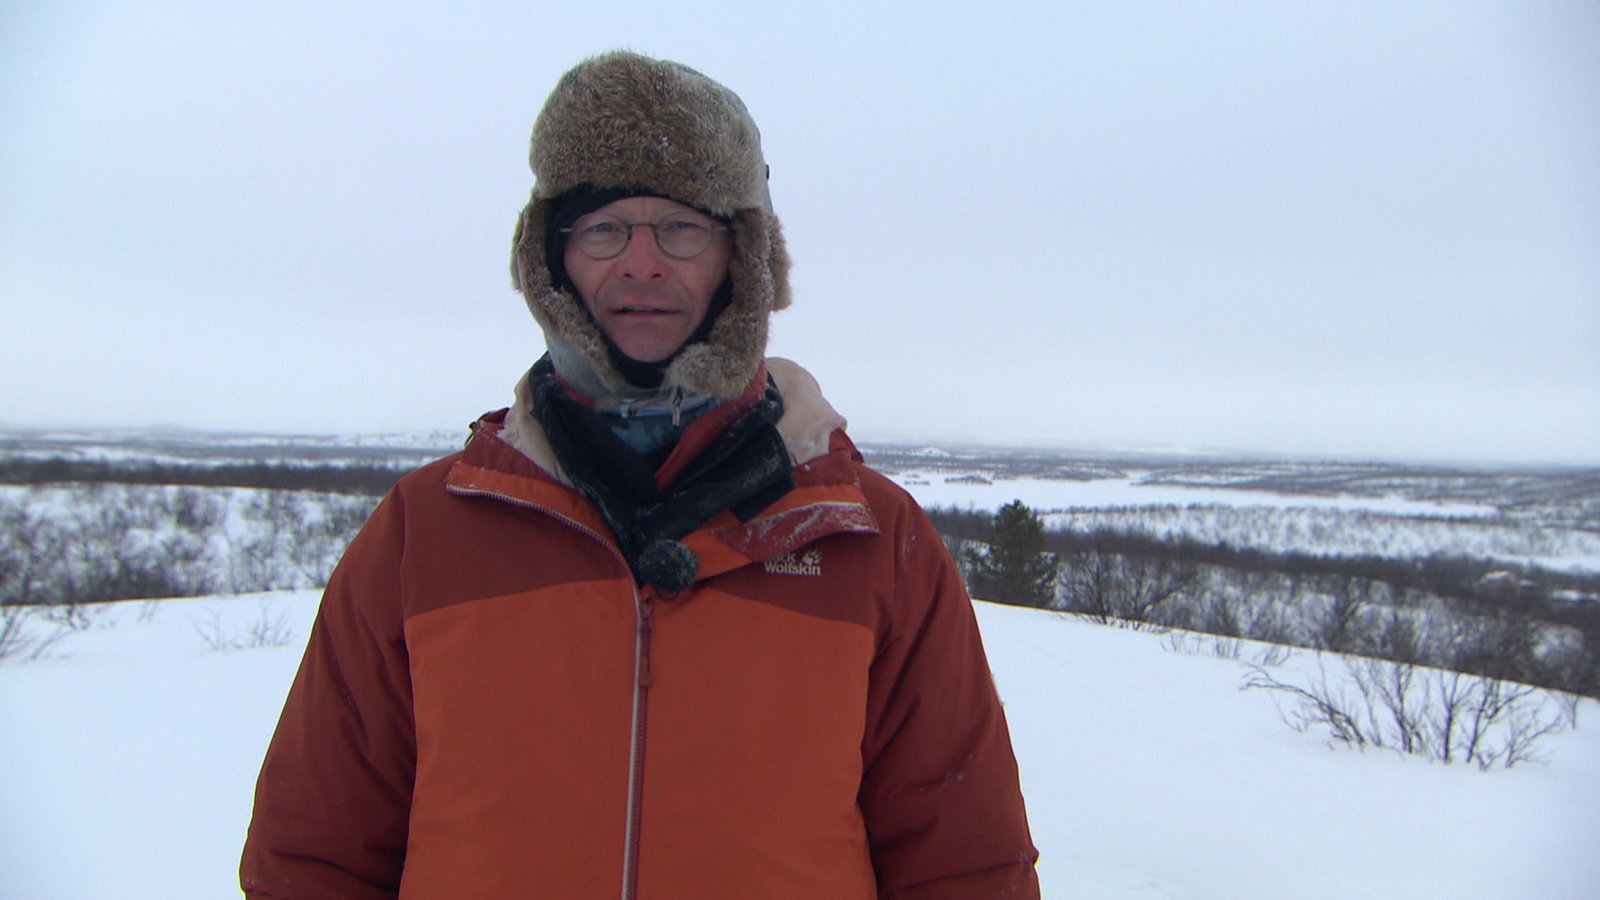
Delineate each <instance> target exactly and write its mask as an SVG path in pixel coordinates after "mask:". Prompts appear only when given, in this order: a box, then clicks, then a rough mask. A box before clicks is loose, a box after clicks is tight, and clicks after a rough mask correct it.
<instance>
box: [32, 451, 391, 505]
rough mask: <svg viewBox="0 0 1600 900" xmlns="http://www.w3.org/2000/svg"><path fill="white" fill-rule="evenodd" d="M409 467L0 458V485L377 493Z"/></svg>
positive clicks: (372, 494)
mask: <svg viewBox="0 0 1600 900" xmlns="http://www.w3.org/2000/svg"><path fill="white" fill-rule="evenodd" d="M408 468H410V467H409V466H404V465H394V464H384V463H348V464H340V465H320V464H309V465H308V464H292V463H269V462H248V463H204V464H198V463H197V464H183V463H159V462H149V461H140V462H120V461H113V460H76V459H64V458H59V457H53V458H48V459H20V458H19V459H4V460H0V484H17V485H42V484H149V485H191V486H196V487H239V488H262V489H265V490H282V491H320V492H324V493H333V494H364V495H368V496H381V495H382V494H384V493H385V492H387V491H388V490H389V488H390V487H392V486H393V485H394V483H395V482H396V481H398V480H399V479H400V476H401V475H404V474H405V473H406V471H407V470H408Z"/></svg>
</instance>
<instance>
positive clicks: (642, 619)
mask: <svg viewBox="0 0 1600 900" xmlns="http://www.w3.org/2000/svg"><path fill="white" fill-rule="evenodd" d="M634 600H635V606H636V607H637V609H638V629H637V631H636V633H635V638H634V687H633V729H632V733H631V735H630V737H629V748H628V830H627V836H626V838H625V839H624V846H623V856H622V900H634V898H635V897H637V896H638V895H639V834H640V830H641V827H642V825H643V822H644V808H643V806H644V739H645V724H646V722H647V721H648V720H647V715H646V713H647V712H648V708H649V705H650V685H651V684H652V683H653V682H654V681H655V678H654V676H652V675H651V673H650V638H651V636H652V634H654V631H655V626H654V618H655V600H654V599H653V598H650V597H644V598H641V597H639V595H638V592H637V591H635V593H634Z"/></svg>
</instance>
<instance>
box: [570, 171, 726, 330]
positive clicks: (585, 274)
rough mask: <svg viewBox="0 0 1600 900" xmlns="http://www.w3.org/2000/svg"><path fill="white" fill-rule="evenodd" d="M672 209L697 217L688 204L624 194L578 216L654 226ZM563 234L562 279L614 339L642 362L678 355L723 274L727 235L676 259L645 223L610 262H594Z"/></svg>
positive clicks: (721, 234) (722, 233) (716, 236)
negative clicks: (570, 283)
mask: <svg viewBox="0 0 1600 900" xmlns="http://www.w3.org/2000/svg"><path fill="white" fill-rule="evenodd" d="M671 213H688V214H692V215H694V216H698V217H699V218H700V219H702V220H704V221H705V222H706V223H707V224H708V225H714V224H716V222H715V220H713V219H710V218H709V217H707V216H705V215H704V214H703V213H700V212H698V211H697V210H695V209H694V208H693V207H689V206H684V205H683V204H682V203H678V202H675V201H672V200H667V199H665V198H663V197H626V198H624V199H622V200H617V201H614V202H612V203H608V204H606V205H605V206H602V207H600V208H599V209H597V210H595V211H594V212H593V213H590V214H589V215H588V216H584V217H583V218H580V219H579V220H578V221H577V223H575V224H576V225H577V226H579V227H581V226H583V225H584V223H585V221H586V220H589V219H590V217H591V216H596V215H609V216H615V217H616V218H617V219H620V220H622V221H623V222H624V223H655V222H659V221H660V220H661V219H662V218H663V217H664V216H667V215H668V214H671ZM576 243H577V242H576V241H575V240H573V239H572V236H569V238H568V240H567V241H566V249H565V250H564V251H563V254H562V262H563V263H564V264H565V265H566V268H567V277H569V278H570V279H572V284H573V286H574V287H576V288H577V290H578V295H579V296H580V297H582V298H583V303H584V306H586V307H588V309H589V314H590V315H592V316H594V320H595V321H596V322H597V323H599V325H600V328H601V330H603V331H604V332H605V333H606V337H609V338H610V339H611V341H612V343H614V344H616V345H617V347H618V349H620V350H621V351H622V352H623V353H624V354H626V355H627V356H628V357H630V358H632V359H636V360H638V361H640V362H660V361H661V360H664V359H667V358H669V357H671V356H672V355H673V354H674V353H676V352H678V348H679V347H682V346H683V344H684V342H685V341H687V340H688V339H689V336H690V335H692V334H694V331H695V329H696V328H698V327H700V322H701V321H702V320H704V319H705V317H706V311H707V310H708V309H709V308H710V306H711V297H712V295H713V294H715V293H716V291H717V288H718V287H721V286H722V282H723V280H724V279H726V278H727V277H728V260H729V259H730V258H731V257H732V256H733V237H732V235H731V234H730V233H729V232H727V231H718V232H716V233H715V234H714V235H713V236H712V238H711V245H710V246H709V247H707V248H706V249H705V251H704V252H702V253H700V254H698V255H696V256H692V257H690V258H688V259H676V258H674V257H671V256H668V255H667V254H665V253H663V252H661V248H660V247H659V246H658V245H657V244H656V241H655V239H654V235H653V234H651V230H650V229H649V228H635V229H633V238H632V239H631V240H629V241H628V245H627V246H626V247H625V248H623V250H622V252H621V253H619V254H618V255H616V256H614V257H612V258H610V259H594V258H592V257H590V256H588V255H587V254H585V253H584V252H583V251H581V250H579V249H578V248H577V247H576V246H575V245H576Z"/></svg>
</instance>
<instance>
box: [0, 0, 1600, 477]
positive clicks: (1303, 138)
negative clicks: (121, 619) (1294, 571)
mask: <svg viewBox="0 0 1600 900" xmlns="http://www.w3.org/2000/svg"><path fill="white" fill-rule="evenodd" d="M980 7H983V8H982V9H980ZM621 46H626V47H631V48H633V49H635V50H639V51H643V52H647V53H651V54H654V55H658V56H664V57H667V58H672V59H677V60H679V61H682V62H685V63H688V64H689V65H691V66H693V67H695V68H697V69H700V70H701V71H703V72H705V73H706V74H708V75H710V76H711V77H713V78H716V79H718V80H719V81H722V82H724V83H725V84H727V85H729V86H730V87H732V88H733V89H734V90H735V91H737V92H738V93H739V94H740V95H741V96H742V97H743V98H744V100H745V102H746V104H747V105H748V106H749V107H750V109H751V111H752V113H753V114H754V115H755V117H756V120H757V122H758V124H759V125H760V127H761V129H762V134H763V140H764V143H765V146H766V151H767V156H768V161H769V162H770V163H771V166H772V192H773V198H774V204H775V206H776V208H777V211H778V214H779V216H780V217H781V218H782V219H783V222H784V227H785V232H786V234H787V237H788V240H789V244H790V249H791V252H792V254H793V256H794V258H795V269H794V275H793V280H794V288H795V305H794V306H793V307H792V308H791V309H790V310H788V311H786V312H784V313H781V314H779V315H778V317H777V318H776V320H775V322H774V339H773V345H772V347H771V352H772V353H773V354H775V355H782V356H788V357H791V358H794V359H796V360H798V361H800V362H801V363H802V364H804V365H806V366H807V367H808V368H810V369H811V370H812V371H813V372H814V373H815V374H816V375H817V377H818V379H819V380H820V381H821V382H822V384H823V387H824V390H825V391H826V392H827V393H828V394H829V396H830V398H831V399H832V400H833V402H834V405H835V406H837V407H838V408H839V409H840V411H841V412H843V413H844V414H845V415H846V416H847V417H848V418H849V419H850V421H851V431H852V433H853V434H854V435H855V436H856V437H857V438H858V439H873V438H885V437H899V438H915V439H927V440H950V439H963V440H973V441H984V442H989V443H999V444H1053V445H1064V446H1075V447H1088V448H1103V447H1127V446H1131V447H1147V448H1192V449H1234V450H1248V451H1263V452H1271V453H1292V454H1311V455H1318V456H1338V457H1351V456H1354V457H1366V458H1395V459H1429V460H1498V461H1529V462H1532V461H1566V462H1578V463H1585V464H1600V5H1597V4H1595V3H1592V2H1584V0H1574V2H1570V3H1542V2H1521V0H1519V2H1486V3H1485V2H1479V3H1405V4H1396V3H1392V2H1378V3H1370V4H1367V3H1318V2H1309V3H1281V2H1261V3H1251V2H1227V3H1215V4H1205V3H1193V2H1191V3H1160V2H1150V3H1112V2H1104V3H1071V2H1041V3H1036V4H1011V3H1004V2H996V3H989V4H977V3H906V4H894V5H890V4H873V3H869V2H860V0H850V2H842V3H818V2H806V3H794V4H785V3H766V2H762V3H757V2H753V0H746V2H741V3H734V4H696V3H692V2H681V3H671V2H661V0H655V2H650V3H644V4H633V3H624V2H612V3H574V2H562V3H558V4H542V3H534V2H525V0H524V2H510V3H501V4H491V3H470V4H469V3H462V4H451V5H449V8H448V9H446V8H445V4H432V3H430V4H423V3H394V2H390V3H376V2H374V3H360V4H341V3H335V2H326V0H318V2H310V3H295V2H286V3H272V4H266V3H261V4H255V3H227V4H220V3H219V4H212V3H201V2H192V3H179V2H162V0H147V2H139V3H73V2H63V0H41V2H27V0H23V2H18V0H8V2H5V3H3V4H0V424H3V425H10V426H38V425H44V426H61V425H72V426H151V425H177V426H186V427H194V428H226V429H246V430H268V431H295V432H319V433H323V432H374V431H394V430H418V429H458V428H464V426H465V425H466V424H467V423H468V422H469V421H471V420H472V419H473V418H476V416H477V415H478V414H479V413H481V412H483V411H486V410H489V409H493V408H497V407H500V406H504V405H505V404H506V403H507V402H509V400H510V393H511V387H512V384H513V382H514V381H515V380H516V379H517V378H518V377H519V376H520V375H521V373H522V372H523V371H525V370H526V368H527V367H528V366H529V365H530V364H531V363H532V362H533V360H534V359H535V358H536V357H537V356H538V355H539V354H540V353H541V352H542V350H543V338H542V335H541V334H540V332H539V330H538V328H537V326H536V325H535V324H534V322H533V320H532V318H531V316H529V314H528V313H527V310H526V307H525V306H524V305H523V303H522V300H521V298H520V297H518V296H517V295H516V294H515V293H514V292H513V291H512V289H511V287H510V283H509V276H508V274H507V252H508V247H509V242H510V234H511V229H512V225H513V222H514V220H515V216H516V214H517V212H518V211H519V210H520V208H521V206H522V204H523V203H524V202H525V201H526V199H527V194H528V191H529V189H530V188H531V186H532V176H531V175H530V174H529V172H528V169H527V135H528V132H529V130H530V127H531V125H532V122H533V119H534V116H535V115H536V114H537V112H538V110H539V107H540V106H541V105H542V103H543V101H544V98H545V97H546V95H547V94H548V93H549V90H550V88H551V87H552V86H553V85H554V83H555V81H556V79H557V77H558V76H559V75H560V74H561V73H562V72H563V71H565V70H566V69H567V68H568V67H570V66H571V65H572V64H573V63H575V62H577V61H578V60H579V59H581V58H583V57H586V56H589V55H592V54H594V53H597V52H601V51H604V50H607V49H611V48H614V47H621Z"/></svg>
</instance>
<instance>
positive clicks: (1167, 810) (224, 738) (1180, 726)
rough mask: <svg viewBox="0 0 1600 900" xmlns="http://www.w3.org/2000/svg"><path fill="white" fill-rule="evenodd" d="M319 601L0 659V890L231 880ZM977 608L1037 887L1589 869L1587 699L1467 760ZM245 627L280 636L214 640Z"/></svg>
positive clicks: (1451, 878)
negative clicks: (1388, 740) (1507, 758)
mask: <svg viewBox="0 0 1600 900" xmlns="http://www.w3.org/2000/svg"><path fill="white" fill-rule="evenodd" d="M316 601H317V594H316V592H314V591H299V592H288V593H279V594H264V595H258V596H243V597H220V598H202V599H194V600H172V601H162V602H158V603H146V602H141V601H133V602H126V603H119V604H110V605H108V606H106V607H104V608H102V609H100V610H98V611H97V612H96V613H95V614H94V619H93V623H92V624H91V626H90V627H88V628H86V629H84V630H80V631H75V632H72V633H70V634H68V635H67V636H66V637H65V638H63V639H62V640H60V641H59V642H57V643H55V644H53V645H52V646H51V647H50V649H49V652H48V654H47V655H46V656H45V657H44V658H41V659H33V660H19V659H17V658H13V659H10V660H7V661H5V662H3V663H0V722H3V723H4V724H3V725H0V773H4V777H3V780H0V897H3V898H6V900H74V898H106V897H116V898H152V900H154V898H161V900H184V898H196V900H201V898H218V897H230V896H237V895H238V890H237V888H236V879H235V875H234V872H235V868H236V865H237V860H238V852H239V847H240V844H241V842H242V839H243V835H244V829H245V825H246V823H247V821H248V819H249V811H250V797H251V791H252V788H253V783H254V778H255V773H256V770H257V767H258V766H259V764H260V759H261V755H262V753H263V751H264V750H265V747H266V743H267V740H268V738H269V736H270V734H271V731H272V728H273V724H274V722H275V720H276V716H277V712H278V708H279V706H280V704H281V703H282V699H283V694H284V692H285V690H286V689H287V687H288V683H289V680H290V678H291V677H292V675H293V672H294V669H295V666H296V665H297V663H298V661H299V654H300V648H301V646H302V645H303V643H304V640H305V637H306V635H307V633H308V630H309V625H310V622H311V618H312V616H313V615H314V612H315V606H316ZM978 613H979V619H980V622H981V624H982V626H983V629H984V634H985V639H986V641H987V645H988V649H989V654H990V658H991V659H990V662H991V664H992V667H993V669H994V672H995V677H996V680H997V682H998V684H999V687H1000V691H1001V695H1002V697H1003V699H1004V700H1005V702H1006V709H1007V715H1008V717H1009V719H1010V722H1011V728H1012V732H1013V738H1014V741H1015V744H1016V748H1017V752H1018V755H1019V757H1020V760H1021V763H1022V771H1023V780H1024V784H1023V787H1024V791H1025V793H1026V796H1027V800H1028V807H1029V813H1030V818H1031V820H1032V823H1033V828H1034V836H1035V840H1036V841H1037V843H1038V844H1039V847H1040V850H1041V852H1042V853H1043V858H1042V860H1041V862H1040V867H1039V871H1040V876H1041V880H1042V881H1043V884H1044V888H1045V896H1046V897H1049V898H1110V900H1120V898H1141V900H1149V898H1165V900H1179V898H1182V900H1213V898H1214V900H1224V898H1226V900H1250V898H1273V900H1281V898H1300V900H1314V898H1356V897H1362V898H1365V897H1412V898H1433V897H1438V898H1450V900H1468V898H1478V897H1482V898H1505V897H1530V898H1541V900H1563V898H1574V900H1576V898H1590V897H1593V896H1595V895H1596V890H1597V888H1600V857H1597V856H1596V855H1595V854H1594V853H1593V846H1594V843H1595V838H1596V836H1600V731H1597V730H1596V728H1595V727H1594V726H1593V724H1592V722H1593V720H1594V716H1595V715H1596V714H1597V713H1600V710H1596V709H1595V708H1594V703H1593V701H1585V704H1584V707H1583V708H1582V709H1581V710H1580V712H1579V721H1580V726H1581V727H1580V728H1579V729H1578V730H1576V731H1569V732H1566V733H1564V734H1560V735H1556V736H1554V737H1552V738H1550V739H1549V741H1548V743H1547V745H1546V749H1547V752H1548V753H1549V756H1550V762H1549V763H1548V764H1547V765H1522V766H1519V767H1517V768H1515V769H1512V770H1509V771H1494V772H1488V773H1484V772H1479V771H1478V770H1477V769H1476V768H1474V767H1470V766H1460V765H1458V766H1451V767H1445V766H1441V765H1436V764H1429V763H1425V762H1421V761H1419V760H1416V759H1405V758H1401V757H1399V756H1396V755H1393V754H1390V753H1388V752H1385V751H1369V752H1367V753H1364V754H1363V753H1357V752H1354V751H1350V750H1343V749H1340V750H1333V749H1330V748H1328V747H1327V746H1326V744H1325V743H1324V741H1323V739H1322V738H1320V737H1317V736H1314V735H1312V734H1302V733H1297V732H1294V731H1291V730H1290V729H1288V728H1286V727H1285V726H1284V724H1283V723H1282V722H1281V721H1280V720H1279V718H1278V714H1277V712H1276V710H1275V708H1274V706H1273V703H1272V701H1271V699H1270V698H1269V697H1268V696H1266V695H1264V694H1262V693H1260V692H1254V691H1252V692H1241V691H1240V690H1239V685H1240V682H1241V680H1242V676H1243V674H1244V670H1243V668H1242V667H1241V664H1240V663H1239V662H1237V661H1234V660H1229V659H1222V658H1218V657H1216V656H1213V655H1202V654H1193V655H1189V654H1183V653H1177V652H1173V651H1172V650H1170V649H1168V648H1169V647H1170V646H1173V645H1174V643H1175V642H1174V641H1173V640H1171V639H1170V638H1163V637H1161V636H1158V635H1154V634H1150V633H1141V632H1133V631H1126V630H1120V629H1115V628H1107V627H1103V626H1098V625H1092V624H1086V623H1084V622H1081V621H1078V620H1075V619H1071V618H1067V617H1063V616H1059V615H1056V614H1051V613H1043V612H1037V611H1033V610H1022V609H1015V608H1009V607H1000V606H993V605H990V604H984V603H980V604H978ZM263 625H265V626H276V628H274V627H267V628H262V627H260V626H263ZM275 630H277V631H279V632H280V633H279V634H278V635H274V634H273V633H272V632H274V631H275ZM284 630H286V631H287V634H286V635H285V634H283V633H282V631H284ZM252 631H255V632H256V633H258V634H261V635H262V636H264V637H265V638H267V640H266V641H265V643H267V644H273V643H275V642H276V639H277V638H278V637H287V638H288V639H287V642H286V643H282V644H281V645H278V646H262V647H255V648H250V649H243V648H239V649H218V648H226V647H229V646H230V645H234V644H248V643H251V642H252V639H251V632H252ZM1308 661H1309V657H1306V656H1301V657H1297V658H1296V660H1293V661H1291V662H1290V663H1289V664H1288V665H1290V666H1294V665H1297V664H1300V665H1304V664H1307V663H1308Z"/></svg>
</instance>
